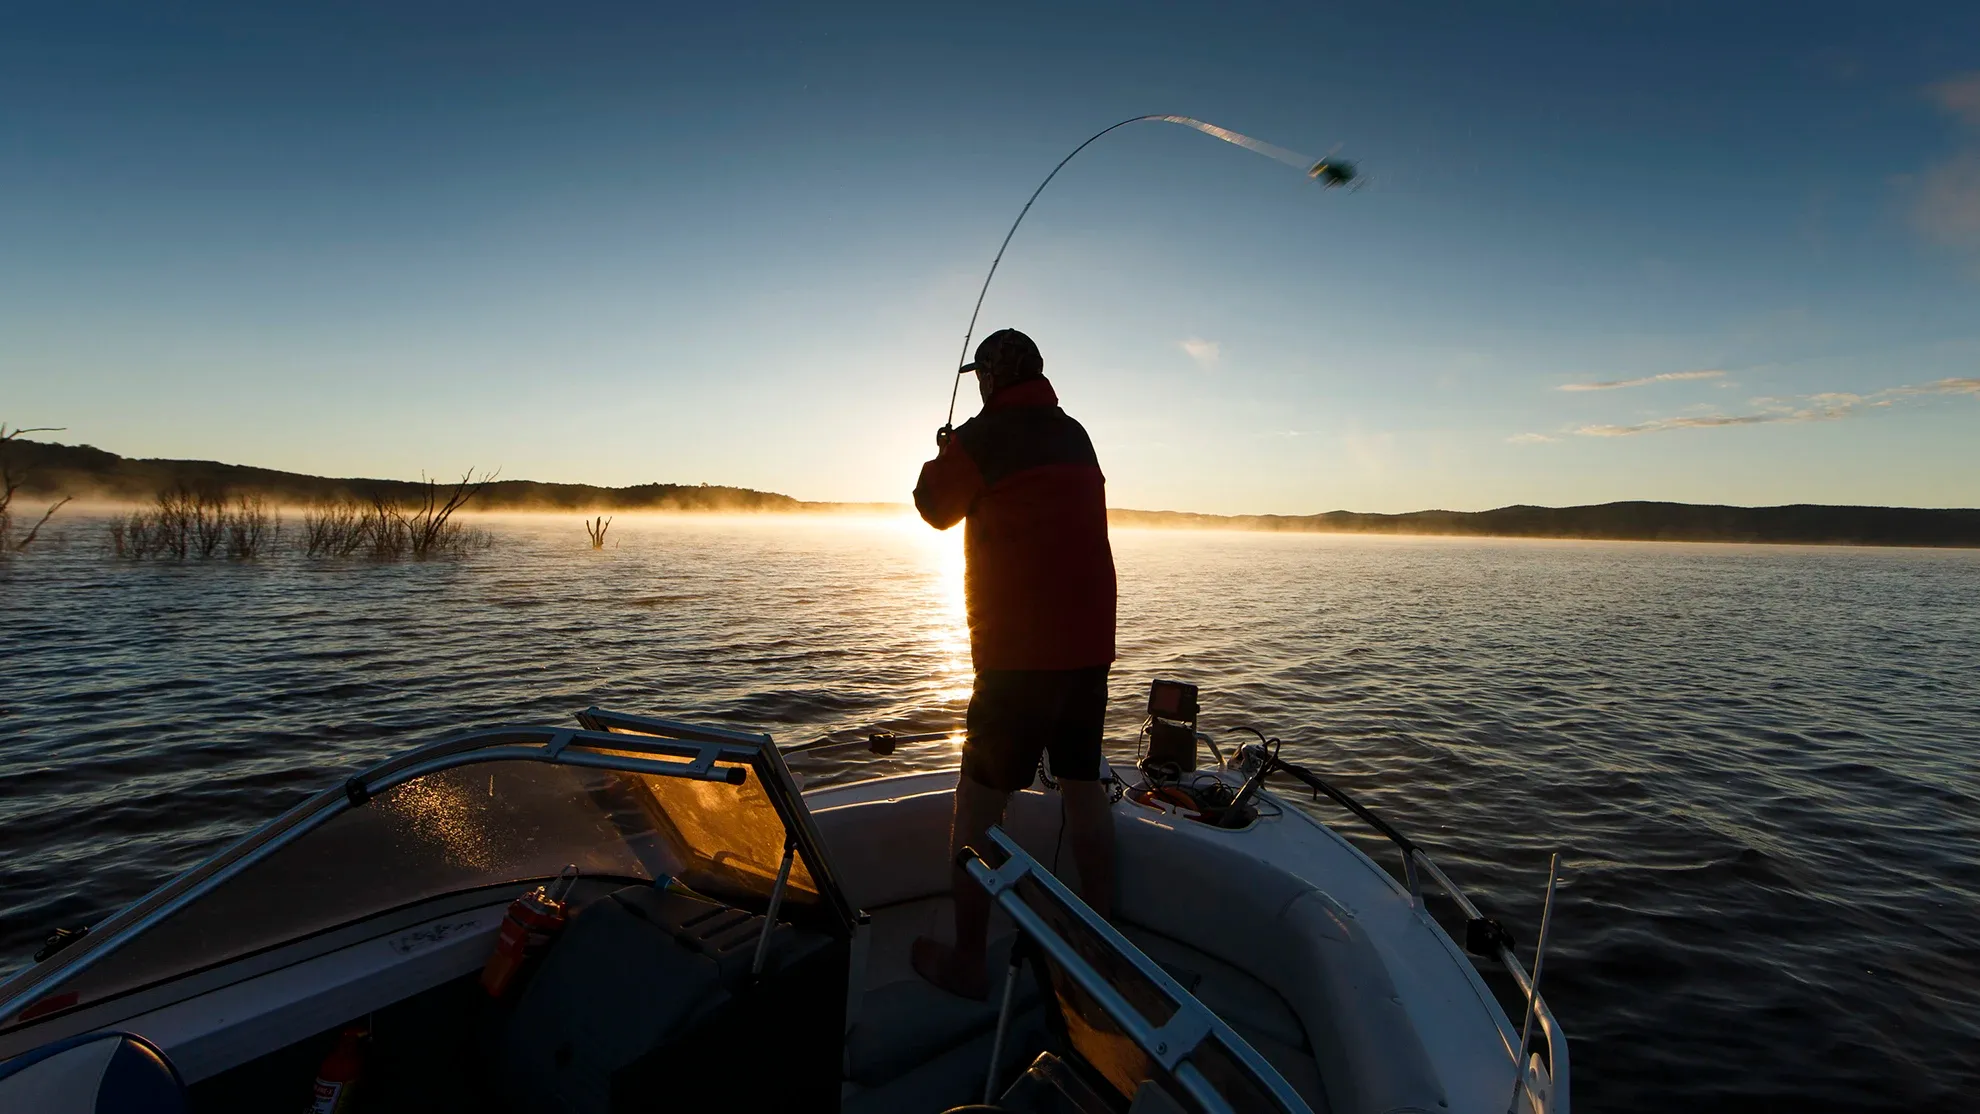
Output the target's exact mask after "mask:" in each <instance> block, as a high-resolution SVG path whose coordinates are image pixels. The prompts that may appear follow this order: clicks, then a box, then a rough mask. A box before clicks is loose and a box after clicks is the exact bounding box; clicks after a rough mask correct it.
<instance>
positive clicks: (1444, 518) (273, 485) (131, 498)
mask: <svg viewBox="0 0 1980 1114" xmlns="http://www.w3.org/2000/svg"><path fill="white" fill-rule="evenodd" d="M8 452H9V458H10V460H11V462H12V467H13V469H14V471H15V473H16V474H19V473H20V472H22V471H26V472H28V473H29V481H28V484H27V486H26V487H24V488H23V489H22V494H23V496H26V497H30V498H33V497H43V498H48V497H56V496H60V495H74V496H76V497H78V498H80V499H94V500H102V501H116V502H147V501H149V500H151V499H152V498H153V497H154V496H156V495H157V494H158V493H159V492H160V491H166V490H170V489H172V488H175V487H185V488H187V489H189V490H192V491H224V492H231V493H242V494H259V495H262V496H265V497H267V498H268V499H270V500H273V501H276V502H279V503H287V504H307V503H319V502H325V501H329V500H333V499H342V498H355V499H361V500H369V499H370V498H371V497H372V496H373V495H374V494H382V495H385V496H387V497H390V498H397V499H407V498H411V497H413V496H414V495H416V494H417V493H418V492H420V491H421V490H422V489H421V487H420V485H419V484H416V483H410V482H407V481H404V480H373V479H330V478H325V477H322V476H305V475H301V474H299V473H295V472H278V471H275V470H273V469H270V468H250V467H247V466H245V465H238V464H219V463H215V462H213V461H208V460H137V459H132V458H129V457H121V456H118V455H117V454H115V453H109V452H104V451H103V450H102V449H98V448H93V447H91V446H88V445H55V444H48V443H45V442H38V441H16V442H13V443H12V444H11V445H9V446H8ZM451 479H452V477H446V478H443V483H445V482H447V481H450V480H451ZM472 508H473V509H475V510H490V511H502V510H562V511H773V512H774V511H862V512H869V513H870V512H875V511H886V510H890V509H897V508H894V507H891V506H890V505H888V504H880V503H806V502H803V501H801V500H798V499H793V498H792V497H790V496H788V495H779V494H777V493H775V492H769V491H753V490H751V489H749V488H746V487H720V486H714V485H709V484H657V483H656V484H638V485H635V486H633V487H595V486H593V485H590V484H554V483H537V482H535V481H532V480H501V481H498V482H496V483H493V484H490V485H489V486H488V488H487V489H486V490H484V491H483V492H482V493H481V495H480V496H479V497H477V498H476V499H475V501H474V503H473V504H472ZM1107 513H1108V518H1109V520H1110V521H1111V522H1112V523H1113V524H1114V525H1116V526H1124V527H1163V528H1170V529H1175V528H1183V529H1208V530H1275V531H1288V532H1299V533H1337V534H1443V535H1458V536H1467V537H1508V538H1585V539H1610V540H1617V541H1689V542H1769V543H1776V544H1803V545H1912V546H1960V547H1980V510H1926V509H1917V508H1909V507H1828V506H1818V505H1813V504H1798V505H1794V506H1786V507H1721V506H1699V505H1696V504H1691V503H1648V502H1629V503H1603V504H1600V505H1598V506H1592V507H1527V506H1514V507H1500V508H1499V509H1497V510H1490V511H1413V512H1410V513H1408V514H1361V513H1357V512H1354V511H1329V512H1327V513H1325V514H1309V515H1271V514H1267V515H1214V514H1190V513H1187V512H1183V511H1135V510H1118V509H1116V510H1110V511H1108V512H1107Z"/></svg>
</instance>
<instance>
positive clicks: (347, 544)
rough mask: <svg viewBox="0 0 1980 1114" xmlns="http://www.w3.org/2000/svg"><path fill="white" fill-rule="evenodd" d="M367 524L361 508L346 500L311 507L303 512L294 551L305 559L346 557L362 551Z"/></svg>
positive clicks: (367, 519)
mask: <svg viewBox="0 0 1980 1114" xmlns="http://www.w3.org/2000/svg"><path fill="white" fill-rule="evenodd" d="M369 522H370V519H369V518H368V517H367V516H366V515H365V513H364V508H363V507H361V506H359V505H358V504H357V503H354V502H352V501H350V500H348V499H346V500H340V501H338V502H335V503H326V504H322V505H320V506H315V507H311V508H309V509H308V510H306V511H304V512H303V525H302V533H301V534H300V535H299V536H298V537H297V539H296V547H297V548H298V549H301V550H302V552H303V556H305V557H349V556H350V555H351V554H353V553H356V552H357V551H358V550H360V549H362V548H364V543H365V530H366V528H367V526H368V524H369Z"/></svg>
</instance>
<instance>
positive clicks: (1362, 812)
mask: <svg viewBox="0 0 1980 1114" xmlns="http://www.w3.org/2000/svg"><path fill="white" fill-rule="evenodd" d="M1247 760H1251V761H1263V762H1269V763H1271V764H1272V765H1271V770H1270V771H1269V772H1268V775H1267V776H1270V774H1271V773H1285V774H1288V775H1290V776H1292V777H1293V778H1294V779H1295V780H1297V781H1298V782H1300V784H1302V785H1305V786H1306V787H1307V788H1309V789H1312V790H1314V791H1315V792H1316V793H1323V794H1325V795H1326V796H1327V797H1328V798H1329V799H1331V800H1333V801H1334V802H1335V803H1336V804H1339V805H1340V806H1341V807H1343V808H1345V809H1347V810H1348V811H1349V812H1351V813H1353V814H1354V815H1355V816H1356V817H1358V818H1360V819H1361V820H1362V821H1364V822H1365V823H1367V824H1368V826H1369V827H1371V828H1374V829H1375V830H1376V831H1377V832H1379V833H1381V834H1382V835H1383V836H1384V837H1386V838H1387V839H1388V840H1389V842H1391V843H1393V844H1395V845H1396V849H1397V850H1399V851H1400V852H1402V860H1403V876H1404V878H1405V880H1406V882H1407V885H1408V889H1409V899H1410V902H1411V904H1412V905H1414V906H1415V907H1416V908H1417V909H1419V910H1422V909H1423V892H1422V883H1421V880H1420V878H1421V875H1428V876H1429V878H1430V880H1431V881H1433V882H1435V883H1436V884H1437V888H1438V889H1441V890H1442V891H1444V894H1445V896H1447V897H1449V898H1450V899H1451V900H1452V902H1453V903H1454V904H1455V905H1457V907H1458V911H1459V912H1461V913H1463V914H1464V915H1465V918H1466V919H1467V920H1472V921H1477V920H1484V919H1485V914H1484V913H1483V912H1481V911H1480V910H1479V908H1478V906H1477V905H1476V904H1474V903H1473V902H1472V900H1471V898H1469V897H1467V896H1466V895H1465V892H1464V891H1463V890H1462V889H1460V888H1459V887H1458V884H1457V883H1456V882H1453V881H1452V880H1451V876H1450V875H1448V874H1445V873H1444V870H1443V868H1442V867H1440V866H1438V865H1437V863H1436V861H1435V860H1434V859H1432V858H1431V857H1430V854H1429V852H1427V851H1425V850H1423V848H1421V847H1419V846H1417V844H1416V841H1414V840H1412V839H1410V838H1409V837H1408V836H1406V835H1404V834H1402V833H1401V832H1400V831H1398V830H1396V828H1395V827H1394V826H1393V825H1391V824H1390V823H1389V822H1388V821H1386V820H1384V819H1382V817H1381V816H1380V815H1378V814H1377V813H1376V812H1375V811H1374V810H1373V809H1371V808H1369V807H1368V806H1367V805H1364V804H1362V803H1361V802H1360V801H1358V800H1356V799H1354V797H1353V796H1351V795H1350V794H1349V793H1348V792H1347V791H1346V790H1345V789H1341V788H1340V787H1338V786H1336V785H1333V784H1331V783H1330V782H1328V781H1327V780H1326V779H1325V778H1323V777H1321V776H1320V775H1319V774H1316V773H1314V772H1313V771H1311V770H1309V769H1307V768H1306V767H1304V766H1299V765H1295V764H1294V763H1291V762H1287V761H1286V760H1285V759H1283V758H1280V757H1278V756H1277V755H1274V754H1269V753H1267V752H1266V751H1265V748H1264V747H1263V746H1261V745H1260V744H1257V743H1247V744H1245V745H1244V746H1243V747H1241V748H1239V750H1238V755H1237V761H1238V763H1239V764H1243V763H1244V762H1246V761H1247ZM1419 872H1420V873H1419ZM1487 958H1489V959H1493V960H1496V961H1497V962H1498V964H1499V966H1500V967H1502V968H1503V969H1504V970H1505V972H1506V974H1508V975H1510V976H1511V977H1512V980H1513V983H1514V984H1515V985H1516V986H1518V988H1519V993H1520V996H1521V998H1523V999H1531V1000H1532V1001H1533V1013H1534V1019H1535V1020H1536V1021H1537V1022H1539V1024H1540V1032H1541V1035H1542V1036H1544V1037H1545V1038H1546V1042H1547V1072H1548V1075H1549V1077H1550V1078H1551V1080H1552V1083H1553V1088H1552V1090H1553V1095H1554V1097H1555V1100H1556V1101H1555V1103H1554V1104H1553V1105H1552V1106H1550V1107H1549V1108H1548V1109H1549V1114H1567V1112H1568V1103H1567V1102H1566V1101H1565V1099H1564V1096H1566V1095H1567V1094H1568V1093H1569V1090H1568V1048H1567V1038H1566V1035H1565V1034H1564V1033H1563V1032H1562V1031H1561V1027H1560V1023H1559V1022H1557V1021H1556V1020H1555V1019H1554V1012H1553V1011H1552V1010H1551V1009H1549V1008H1548V1007H1547V999H1546V998H1545V997H1540V996H1536V995H1535V994H1534V993H1533V980H1532V977H1531V976H1529V975H1528V974H1527V972H1526V967H1525V966H1524V965H1522V964H1521V963H1520V961H1519V957H1518V956H1516V955H1514V954H1513V953H1512V950H1511V949H1510V948H1506V947H1503V946H1502V947H1500V948H1498V949H1497V953H1496V954H1494V955H1490V956H1487ZM1474 966H1476V965H1475V964H1474ZM1500 1039H1501V1041H1502V1042H1503V1043H1504V1044H1505V1048H1506V1055H1507V1056H1509V1057H1510V1056H1517V1055H1518V1050H1517V1048H1516V1045H1515V1041H1514V1040H1513V1039H1512V1038H1511V1037H1509V1036H1507V1035H1506V1033H1505V1032H1504V1031H1503V1030H1502V1031H1501V1032H1500ZM1515 1070H1516V1071H1517V1072H1518V1073H1519V1074H1520V1075H1521V1076H1525V1075H1526V1074H1527V1072H1528V1067H1527V1065H1525V1064H1518V1065H1515Z"/></svg>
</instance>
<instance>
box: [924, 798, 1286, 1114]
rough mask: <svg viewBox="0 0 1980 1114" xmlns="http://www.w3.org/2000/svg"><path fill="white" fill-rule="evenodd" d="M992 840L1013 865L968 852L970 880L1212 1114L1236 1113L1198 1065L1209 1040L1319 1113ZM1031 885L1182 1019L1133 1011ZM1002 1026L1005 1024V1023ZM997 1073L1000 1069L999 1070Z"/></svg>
mask: <svg viewBox="0 0 1980 1114" xmlns="http://www.w3.org/2000/svg"><path fill="white" fill-rule="evenodd" d="M988 834H989V837H990V841H991V842H992V843H994V844H996V845H997V847H998V849H999V850H1001V851H1002V852H1003V853H1004V855H1005V859H1004V861H1003V863H1002V864H1000V865H998V866H995V867H992V866H991V865H990V864H989V863H987V862H985V861H984V860H983V858H982V856H980V855H979V854H977V853H976V851H975V850H974V849H971V848H964V849H963V852H962V855H961V856H960V857H959V860H958V865H961V866H962V867H963V868H964V869H965V870H967V871H968V872H969V876H970V877H971V878H973V879H975V880H976V883H977V884H978V885H980V886H982V887H983V889H984V890H985V892H987V893H988V894H989V895H990V899H991V901H992V902H994V903H995V904H996V905H997V907H998V908H1000V909H1002V910H1003V911H1004V913H1005V914H1006V915H1008V916H1009V917H1010V918H1011V920H1012V921H1013V922H1015V923H1016V924H1017V925H1018V927H1019V928H1021V929H1023V930H1024V932H1025V934H1026V936H1027V937H1029V939H1030V941H1031V942H1032V943H1034V944H1036V945H1037V946H1038V947H1039V948H1040V949H1041V950H1043V951H1044V952H1045V954H1046V955H1048V956H1050V957H1051V959H1052V960H1053V962H1054V963H1056V964H1058V966H1059V968H1060V969H1061V970H1063V971H1064V972H1065V973H1066V974H1067V975H1068V976H1070V977H1071V978H1072V979H1073V980H1074V981H1076V982H1078V983H1079V986H1080V989H1082V990H1084V991H1086V993H1087V994H1088V995H1090V996H1091V997H1092V998H1093V1000H1094V1001H1095V1002H1096V1003H1098V1004H1099V1006H1100V1008H1101V1009H1103V1010H1105V1011H1106V1012H1107V1015H1108V1016H1109V1017H1110V1018H1112V1019H1113V1021H1114V1023H1115V1024H1116V1025H1119V1026H1120V1027H1121V1031H1122V1032H1123V1033H1125V1034H1126V1035H1127V1036H1128V1038H1129V1039H1130V1040H1132V1041H1134V1043H1135V1044H1136V1045H1137V1046H1138V1047H1139V1048H1140V1049H1141V1051H1142V1052H1143V1053H1145V1054H1146V1055H1147V1056H1148V1058H1149V1059H1150V1060H1151V1061H1153V1062H1154V1063H1156V1064H1159V1065H1161V1066H1162V1068H1164V1069H1165V1070H1167V1071H1168V1072H1169V1073H1170V1075H1171V1076H1173V1077H1174V1078H1175V1080H1176V1082H1177V1084H1179V1085H1180V1086H1181V1087H1182V1088H1183V1089H1184V1090H1186V1091H1188V1092H1189V1094H1190V1097H1191V1098H1193V1099H1194V1100H1196V1102H1197V1103H1198V1104H1199V1105H1200V1106H1201V1107H1202V1109H1203V1110H1204V1111H1206V1112H1207V1114H1225V1112H1230V1111H1231V1110H1232V1107H1231V1104H1230V1102H1229V1100H1227V1099H1225V1098H1224V1096H1223V1095H1222V1094H1221V1093H1220V1092H1218V1091H1217V1089H1216V1088H1214V1087H1212V1086H1211V1085H1210V1081H1209V1080H1208V1079H1206V1078H1205V1077H1204V1076H1203V1074H1202V1072H1200V1071H1199V1070H1197V1068H1196V1065H1195V1064H1194V1063H1192V1062H1190V1055H1191V1054H1192V1053H1194V1052H1195V1051H1196V1050H1197V1049H1198V1048H1199V1047H1201V1046H1202V1045H1203V1044H1204V1043H1205V1042H1206V1041H1215V1042H1216V1043H1217V1044H1218V1045H1219V1046H1221V1047H1222V1049H1223V1051H1224V1052H1226V1053H1227V1054H1229V1055H1230V1057H1231V1058H1232V1059H1233V1060H1235V1061H1237V1063H1238V1064H1240V1065H1241V1066H1243V1067H1244V1068H1245V1069H1246V1070H1247V1071H1249V1072H1250V1073H1251V1075H1252V1076H1253V1078H1255V1079H1256V1080H1257V1082H1258V1083H1259V1084H1260V1085H1261V1086H1263V1087H1264V1088H1265V1089H1266V1090H1267V1091H1268V1092H1270V1093H1271V1096H1272V1098H1273V1099H1274V1100H1275V1101H1277V1102H1278V1103H1279V1105H1280V1106H1281V1107H1282V1108H1283V1109H1284V1110H1286V1111H1288V1112H1289V1114H1312V1108H1311V1107H1309V1106H1308V1105H1307V1104H1306V1101H1305V1100H1304V1099H1302V1098H1300V1096H1299V1092H1297V1091H1295V1090H1294V1089H1293V1087H1292V1085H1291V1084H1290V1083H1288V1082H1286V1079H1285V1077H1284V1076H1282V1075H1280V1074H1279V1071H1278V1069H1277V1068H1274V1067H1273V1066H1272V1065H1271V1063H1270V1062H1269V1061H1267V1060H1266V1059H1265V1058H1264V1057H1263V1056H1262V1055H1260V1054H1259V1053H1258V1050H1257V1049H1254V1048H1252V1047H1251V1045H1250V1044H1249V1043H1247V1042H1246V1041H1245V1039H1244V1038H1243V1037H1241V1036H1239V1035H1238V1034H1237V1032H1236V1030H1234V1029H1232V1028H1231V1027H1230V1025H1229V1024H1227V1023H1226V1022H1225V1021H1224V1020H1223V1018H1221V1017H1219V1016H1217V1014H1216V1012H1215V1011H1214V1010H1212V1009H1210V1008H1209V1007H1208V1006H1205V1005H1204V1004H1203V1003H1202V1002H1200V1001H1198V1000H1197V999H1196V997H1195V996H1194V995H1192V994H1191V993H1190V992H1189V991H1188V990H1186V989H1184V988H1183V986H1182V984H1180V983H1178V982H1176V980H1175V978H1174V977H1173V976H1171V975H1170V974H1169V973H1168V972H1167V971H1165V970H1163V969H1162V968H1161V966H1160V965H1158V964H1157V963H1156V962H1155V961H1154V960H1152V959H1150V958H1148V956H1147V955H1146V954H1144V953H1143V952H1142V951H1141V949H1139V948H1137V947H1135V946H1134V944H1133V943H1132V942H1131V941H1129V940H1128V938H1127V937H1125V936H1122V935H1121V933H1120V930H1118V929H1116V928H1115V927H1114V926H1113V925H1111V924H1108V923H1107V921H1106V920H1105V919H1104V918H1102V917H1101V916H1100V915H1099V914H1098V913H1095V912H1094V911H1093V910H1092V909H1091V908H1090V907H1088V906H1087V905H1086V903H1084V902H1082V901H1080V900H1079V898H1077V897H1075V896H1074V895H1073V892H1072V891H1071V890H1069V889H1067V888H1066V885H1065V883H1063V882H1061V881H1059V880H1058V879H1057V878H1055V877H1053V875H1052V873H1051V872H1050V871H1048V870H1046V869H1045V868H1044V866H1042V865H1041V864H1040V863H1039V862H1038V860H1036V859H1034V858H1032V857H1031V856H1030V855H1029V854H1027V853H1025V851H1024V849H1023V848H1021V847H1019V846H1018V844H1017V841H1016V840H1014V839H1012V838H1011V837H1010V835H1009V834H1007V833H1006V832H1005V831H1004V830H1003V829H1002V828H1001V827H992V828H991V829H990V831H989V833H988ZM1025 878H1030V879H1031V880H1032V882H1033V884H1035V885H1036V886H1038V887H1039V888H1040V889H1041V890H1043V891H1044V892H1045V893H1046V894H1047V895H1049V896H1050V897H1051V899H1052V900H1053V902H1054V903H1056V904H1057V905H1058V906H1059V907H1060V909H1061V910H1063V911H1064V912H1066V913H1069V914H1071V915H1072V916H1073V917H1074V918H1076V919H1077V920H1078V921H1079V922H1080V923H1081V925H1082V926H1084V927H1085V928H1086V930H1087V931H1089V932H1091V933H1093V934H1094V935H1095V936H1097V937H1099V938H1100V939H1101V940H1102V941H1104V942H1105V943H1106V944H1107V945H1108V946H1109V947H1110V948H1111V949H1112V950H1113V952H1114V954H1115V955H1117V956H1118V957H1119V958H1121V959H1123V960H1125V961H1127V963H1128V964H1129V965H1131V966H1132V967H1133V968H1134V969H1135V972H1136V973H1137V974H1139V975H1140V976H1141V977H1142V978H1144V979H1146V980H1147V981H1148V982H1149V983H1150V984H1151V985H1153V986H1154V987H1155V988H1156V989H1157V990H1159V991H1160V992H1161V993H1162V995H1163V996H1164V997H1166V998H1168V1000H1169V1001H1170V1002H1172V1003H1174V1004H1175V1007H1176V1012H1175V1013H1174V1014H1172V1015H1170V1017H1169V1018H1168V1020H1166V1021H1164V1022H1163V1023H1162V1024H1160V1025H1155V1024H1152V1023H1151V1022H1150V1021H1149V1020H1148V1019H1147V1018H1146V1017H1144V1016H1143V1015H1142V1013H1141V1011H1140V1010H1139V1009H1137V1008H1135V1006H1134V1005H1133V1004H1131V1003H1130V1002H1129V1001H1128V1000H1127V998H1126V997H1125V996H1123V995H1122V994H1121V992H1120V990H1119V989H1117V988H1116V987H1115V986H1114V985H1113V984H1112V983H1111V982H1108V981H1107V979H1106V978H1105V977H1104V976H1102V975H1101V974H1100V972H1098V971H1096V970H1095V969H1094V968H1093V964H1092V962H1091V961H1090V960H1089V959H1087V958H1086V957H1084V956H1083V955H1081V954H1080V952H1079V950H1078V948H1076V947H1075V946H1074V945H1073V944H1072V943H1071V942H1070V941H1068V940H1066V938H1065V937H1063V936H1061V935H1059V933H1058V931H1057V930H1055V929H1054V928H1053V927H1052V926H1051V925H1050V924H1048V923H1046V921H1045V919H1044V918H1043V917H1042V916H1040V915H1039V913H1038V912H1037V910H1035V909H1033V908H1032V907H1031V906H1030V904H1029V903H1027V902H1026V901H1025V900H1024V898H1023V897H1022V896H1021V895H1020V894H1018V892H1017V888H1016V887H1017V884H1018V882H1019V881H1020V880H1022V879H1025ZM1000 1024H1001V1021H1000ZM992 1070H993V1071H994V1070H995V1066H994V1065H993V1066H992Z"/></svg>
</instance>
